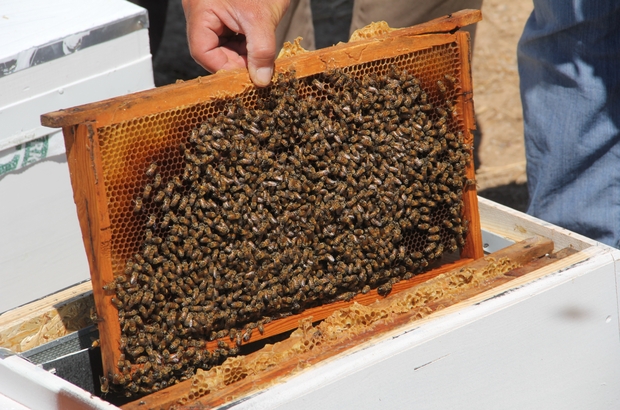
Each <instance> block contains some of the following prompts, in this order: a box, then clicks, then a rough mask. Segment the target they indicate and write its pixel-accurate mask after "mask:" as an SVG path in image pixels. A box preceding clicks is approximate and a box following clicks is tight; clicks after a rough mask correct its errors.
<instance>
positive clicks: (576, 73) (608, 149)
mask: <svg viewBox="0 0 620 410" xmlns="http://www.w3.org/2000/svg"><path fill="white" fill-rule="evenodd" d="M518 64H519V76H520V79H521V99H522V103H523V117H524V125H525V150H526V159H527V177H528V190H529V195H530V204H529V208H528V211H527V212H528V213H529V214H531V215H533V216H536V217H538V218H540V219H543V220H545V221H548V222H551V223H554V224H556V225H559V226H562V227H564V228H567V229H569V230H571V231H574V232H577V233H580V234H582V235H585V236H587V237H590V238H592V239H595V240H598V241H600V242H603V243H606V244H608V245H611V246H614V247H620V1H607V2H603V1H586V0H582V1H573V2H572V3H571V2H568V1H560V0H557V1H556V0H534V11H533V12H532V15H531V16H530V18H529V20H528V21H527V24H526V26H525V29H524V31H523V35H522V37H521V40H520V42H519V46H518Z"/></svg>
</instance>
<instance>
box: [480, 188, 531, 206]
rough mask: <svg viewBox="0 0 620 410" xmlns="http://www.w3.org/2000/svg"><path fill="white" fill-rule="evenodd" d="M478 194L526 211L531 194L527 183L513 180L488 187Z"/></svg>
mask: <svg viewBox="0 0 620 410" xmlns="http://www.w3.org/2000/svg"><path fill="white" fill-rule="evenodd" d="M478 195H479V196H481V197H483V198H486V199H490V200H491V201H494V202H497V203H498V204H502V205H505V206H507V207H510V208H512V209H516V210H517V211H521V212H525V211H526V210H527V204H528V200H529V196H528V193H527V184H526V183H521V184H517V183H515V182H512V183H510V184H507V185H500V186H496V187H493V188H487V189H483V190H480V191H478Z"/></svg>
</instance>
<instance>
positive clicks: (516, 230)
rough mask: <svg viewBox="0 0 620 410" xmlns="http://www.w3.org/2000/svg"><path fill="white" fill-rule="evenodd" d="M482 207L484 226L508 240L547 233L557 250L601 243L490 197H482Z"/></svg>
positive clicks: (579, 248) (479, 199)
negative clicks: (509, 206)
mask: <svg viewBox="0 0 620 410" xmlns="http://www.w3.org/2000/svg"><path fill="white" fill-rule="evenodd" d="M478 206H479V208H480V213H481V214H483V215H484V219H483V220H482V229H484V230H487V231H489V232H493V233H495V234H497V235H499V236H503V237H504V238H506V239H512V240H514V241H520V240H523V239H525V238H529V237H531V236H532V235H541V236H545V237H547V238H549V239H551V240H553V242H554V243H555V246H556V249H562V248H566V247H570V248H574V249H577V250H583V249H586V248H588V247H590V246H600V245H601V244H600V243H598V242H596V241H593V240H592V239H589V238H586V237H585V236H583V235H579V234H577V233H574V232H571V231H569V230H567V229H563V228H560V227H558V226H556V225H553V224H551V223H549V222H545V221H543V220H541V219H538V218H534V217H532V216H529V215H526V214H523V213H521V212H518V211H515V210H514V209H510V208H508V207H506V206H503V205H500V204H498V203H495V202H493V201H490V200H488V199H485V198H482V197H479V198H478Z"/></svg>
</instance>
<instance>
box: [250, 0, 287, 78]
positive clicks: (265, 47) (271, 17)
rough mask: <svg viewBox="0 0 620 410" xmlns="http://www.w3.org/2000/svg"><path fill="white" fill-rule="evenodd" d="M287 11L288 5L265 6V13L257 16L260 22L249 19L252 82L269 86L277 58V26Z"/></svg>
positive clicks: (263, 11)
mask: <svg viewBox="0 0 620 410" xmlns="http://www.w3.org/2000/svg"><path fill="white" fill-rule="evenodd" d="M274 3H276V2H274ZM274 3H272V6H273V5H274ZM285 11H286V7H283V8H282V7H265V8H264V9H263V10H262V13H265V14H263V15H262V16H260V17H259V16H256V17H259V19H258V21H260V23H259V24H257V21H249V22H247V23H249V24H247V27H246V29H245V30H244V31H245V38H246V47H247V52H248V54H247V61H248V71H249V73H250V78H251V79H252V82H253V83H254V84H256V85H257V86H259V87H264V86H267V85H269V83H270V82H271V77H272V76H273V67H274V61H275V59H276V27H277V25H278V23H279V22H280V19H281V18H282V16H283V14H284V12H285ZM262 13H261V14H262Z"/></svg>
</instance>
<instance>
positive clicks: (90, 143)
mask: <svg viewBox="0 0 620 410" xmlns="http://www.w3.org/2000/svg"><path fill="white" fill-rule="evenodd" d="M63 134H64V136H65V146H66V147H67V162H68V163H69V169H70V170H71V185H72V186H73V199H74V201H75V205H76V208H77V213H78V217H79V221H80V228H81V230H82V237H83V239H84V247H85V249H86V254H87V255H88V263H89V267H90V275H91V281H92V289H93V294H94V300H95V307H96V311H97V320H98V327H99V337H100V340H101V357H102V361H103V365H104V369H113V368H114V367H115V363H116V362H117V361H118V358H119V357H120V351H119V344H120V330H121V329H120V326H119V324H118V323H119V322H118V311H117V309H116V307H115V306H114V304H113V303H112V295H111V294H110V293H106V292H104V290H103V286H104V285H105V284H107V283H110V282H112V281H113V280H114V276H113V272H112V264H111V260H110V254H109V253H110V246H109V243H110V239H111V230H110V221H109V218H108V214H107V199H106V194H105V186H104V180H103V169H102V167H101V161H97V160H96V158H99V156H100V153H99V143H98V142H99V141H98V139H97V136H96V128H95V124H93V123H85V124H79V125H77V126H68V127H65V128H64V129H63Z"/></svg>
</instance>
